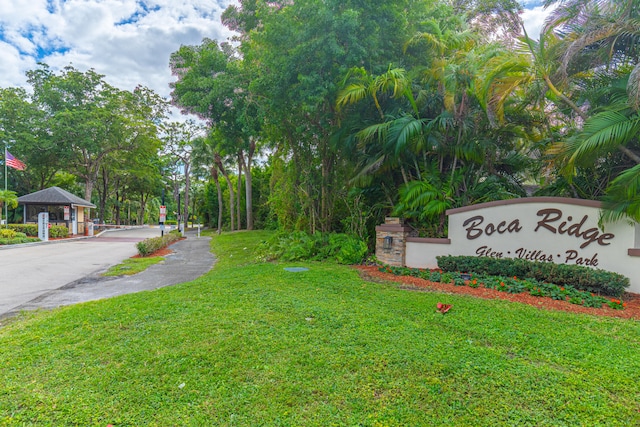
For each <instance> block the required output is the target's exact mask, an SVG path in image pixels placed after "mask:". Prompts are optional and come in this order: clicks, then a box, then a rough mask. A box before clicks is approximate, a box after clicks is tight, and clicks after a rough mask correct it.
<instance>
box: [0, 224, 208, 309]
mask: <svg viewBox="0 0 640 427" xmlns="http://www.w3.org/2000/svg"><path fill="white" fill-rule="evenodd" d="M186 236H187V239H185V240H181V241H179V242H176V243H174V244H173V245H171V246H170V249H172V250H173V251H174V253H172V254H170V255H167V256H166V257H165V260H164V261H163V262H161V263H159V264H155V265H152V266H151V267H149V268H148V269H147V270H145V271H143V272H141V273H138V274H136V275H133V276H120V277H103V276H101V275H100V273H101V272H99V273H93V274H90V275H88V276H86V277H83V278H82V279H79V280H75V281H73V282H71V283H68V284H66V285H64V286H62V287H60V288H57V289H54V290H51V291H48V292H46V293H44V294H42V295H40V296H38V297H36V298H34V299H32V300H31V301H28V302H26V303H24V304H21V305H19V306H17V307H14V308H12V309H11V310H9V311H7V312H4V313H0V318H4V317H8V316H13V315H15V314H17V313H19V312H21V311H23V310H36V309H41V308H43V309H51V308H56V307H61V306H65V305H71V304H76V303H80V302H85V301H92V300H98V299H103V298H110V297H114V296H117V295H124V294H129V293H134V292H140V291H144V290H152V289H158V288H162V287H164V286H170V285H175V284H178V283H183V282H189V281H191V280H195V279H197V278H198V277H200V276H202V275H203V274H205V273H207V272H208V271H209V270H210V269H211V268H212V267H213V264H214V262H215V257H214V256H213V254H212V253H211V251H210V245H209V244H210V240H211V238H210V237H197V235H196V233H189V232H188V233H186Z"/></svg>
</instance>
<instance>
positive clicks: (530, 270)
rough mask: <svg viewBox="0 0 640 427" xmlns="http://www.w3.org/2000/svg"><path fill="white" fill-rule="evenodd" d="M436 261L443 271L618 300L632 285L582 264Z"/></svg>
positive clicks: (442, 258)
mask: <svg viewBox="0 0 640 427" xmlns="http://www.w3.org/2000/svg"><path fill="white" fill-rule="evenodd" d="M436 258H437V260H438V267H440V268H441V269H442V270H443V271H450V272H454V271H460V272H466V273H476V274H486V275H491V276H509V277H514V276H515V277H522V278H532V279H536V280H540V281H545V282H550V283H555V284H558V285H568V286H573V287H575V288H576V289H581V290H584V291H588V292H594V293H598V294H603V295H611V296H617V297H619V296H620V295H622V294H623V293H624V291H625V288H627V287H628V286H629V279H628V278H627V277H625V276H623V275H621V274H618V273H613V272H610V271H605V270H596V269H591V268H589V267H584V266H581V265H569V264H555V263H552V262H534V261H527V260H524V259H520V258H489V257H473V256H450V255H448V256H439V257H436Z"/></svg>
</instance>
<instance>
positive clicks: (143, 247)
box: [136, 230, 182, 256]
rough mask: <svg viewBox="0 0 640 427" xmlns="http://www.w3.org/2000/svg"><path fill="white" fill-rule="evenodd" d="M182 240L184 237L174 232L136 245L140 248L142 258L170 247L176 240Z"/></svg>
mask: <svg viewBox="0 0 640 427" xmlns="http://www.w3.org/2000/svg"><path fill="white" fill-rule="evenodd" d="M181 238H182V235H181V234H180V232H179V231H177V230H174V231H172V232H170V233H168V234H165V235H164V236H162V237H152V238H151V239H145V240H143V241H142V242H138V243H137V244H136V247H137V248H138V253H139V254H140V256H148V255H151V254H152V253H154V252H155V251H157V250H160V249H162V248H165V247H167V246H169V245H170V244H171V243H173V242H175V241H176V240H180V239H181Z"/></svg>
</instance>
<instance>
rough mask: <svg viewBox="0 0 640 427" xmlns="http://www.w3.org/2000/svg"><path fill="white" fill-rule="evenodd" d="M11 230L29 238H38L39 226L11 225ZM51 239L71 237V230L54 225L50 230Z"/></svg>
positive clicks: (63, 226)
mask: <svg viewBox="0 0 640 427" xmlns="http://www.w3.org/2000/svg"><path fill="white" fill-rule="evenodd" d="M9 229H10V230H14V231H17V232H19V233H24V234H26V235H27V236H29V237H38V224H9ZM49 237H51V238H52V239H56V238H64V237H69V229H68V228H67V226H66V225H52V226H51V228H50V229H49Z"/></svg>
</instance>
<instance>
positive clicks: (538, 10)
mask: <svg viewBox="0 0 640 427" xmlns="http://www.w3.org/2000/svg"><path fill="white" fill-rule="evenodd" d="M553 9H554V7H549V8H547V9H545V8H544V7H543V6H536V7H534V8H532V9H525V11H524V12H523V13H522V20H523V22H524V27H525V28H526V29H527V34H528V35H529V37H531V38H532V39H534V40H538V39H539V38H540V31H541V30H542V27H543V26H544V20H545V19H546V18H547V16H549V13H550V12H551V11H552V10H553Z"/></svg>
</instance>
